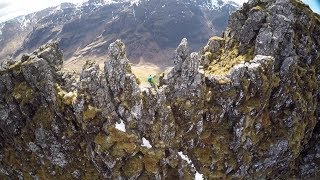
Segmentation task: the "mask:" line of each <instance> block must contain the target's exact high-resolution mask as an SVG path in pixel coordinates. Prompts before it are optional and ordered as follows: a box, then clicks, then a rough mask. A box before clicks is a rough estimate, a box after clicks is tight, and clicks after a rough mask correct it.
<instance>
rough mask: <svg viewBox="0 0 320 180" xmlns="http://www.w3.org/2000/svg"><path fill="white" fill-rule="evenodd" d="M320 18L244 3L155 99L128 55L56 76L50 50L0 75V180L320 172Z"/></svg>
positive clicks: (118, 51) (112, 53)
mask: <svg viewBox="0 0 320 180" xmlns="http://www.w3.org/2000/svg"><path fill="white" fill-rule="evenodd" d="M319 49H320V18H319V16H318V15H316V14H314V13H313V12H312V11H311V10H310V9H309V8H308V7H307V6H306V5H304V4H303V3H301V2H300V1H298V0H267V1H266V0H253V1H250V3H248V4H245V5H244V6H243V7H242V8H241V9H240V10H238V11H236V12H235V13H234V14H232V16H231V18H230V20H229V22H228V27H227V29H226V31H225V32H224V35H223V36H222V37H212V38H210V40H209V42H208V44H207V45H206V46H205V47H203V49H202V50H201V51H200V52H198V53H197V52H193V53H191V54H190V53H189V50H188V42H187V39H183V40H182V41H181V43H180V44H179V46H178V47H177V48H176V50H175V57H174V64H175V66H174V67H173V68H172V69H171V70H170V71H169V72H168V73H163V74H162V75H161V77H160V87H159V89H158V90H154V89H148V88H147V89H146V90H142V89H141V88H140V87H139V81H138V79H137V78H136V77H135V75H133V74H132V70H131V66H130V64H129V60H128V59H127V56H126V47H125V45H124V43H123V42H121V41H120V40H116V41H115V42H113V43H111V44H110V46H109V47H108V50H106V51H107V52H108V58H107V59H108V60H106V61H105V66H104V69H100V68H99V66H98V65H97V64H96V63H95V62H92V61H88V62H87V63H86V64H85V66H84V67H83V70H82V72H81V73H80V74H75V73H70V72H65V71H64V70H62V69H61V67H62V65H63V59H62V52H61V50H60V49H59V48H58V45H57V44H56V43H51V44H47V45H45V46H42V47H40V48H39V49H38V50H36V51H35V52H33V53H32V54H30V55H25V56H23V57H22V59H21V61H18V62H16V63H14V64H8V66H5V67H3V69H2V70H1V71H0V160H1V161H0V178H1V179H6V178H9V177H10V178H12V179H19V178H20V179H23V178H24V179H30V178H35V179H37V178H39V179H72V178H75V179H101V178H105V179H117V178H118V179H194V178H195V177H197V178H201V177H202V178H205V179H290V178H303V179H305V178H307V179H309V178H310V179H312V178H317V177H319V174H320V165H319V162H320V159H319V157H320V139H319V137H320V135H319V132H320V131H319V129H320V124H319V112H320V106H319V104H318V102H319V90H320V88H319V81H320V70H319V67H320V66H319V63H320V52H319V51H318V50H319Z"/></svg>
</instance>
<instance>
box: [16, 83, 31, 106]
mask: <svg viewBox="0 0 320 180" xmlns="http://www.w3.org/2000/svg"><path fill="white" fill-rule="evenodd" d="M11 95H12V96H13V97H14V98H15V99H16V100H17V101H19V102H20V103H22V104H26V103H29V102H30V101H31V100H32V99H33V98H34V96H35V93H34V91H33V89H32V88H31V87H30V86H29V85H28V84H27V83H26V82H22V83H19V84H16V85H15V87H14V89H13V92H12V93H11Z"/></svg>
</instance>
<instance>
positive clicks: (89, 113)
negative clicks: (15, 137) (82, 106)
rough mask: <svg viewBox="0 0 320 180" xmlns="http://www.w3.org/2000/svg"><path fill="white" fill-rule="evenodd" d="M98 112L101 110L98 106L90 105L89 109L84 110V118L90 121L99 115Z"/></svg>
mask: <svg viewBox="0 0 320 180" xmlns="http://www.w3.org/2000/svg"><path fill="white" fill-rule="evenodd" d="M97 112H99V109H98V108H96V107H93V106H91V105H89V106H88V107H87V109H86V110H85V111H83V120H84V121H89V120H91V119H94V118H95V117H96V115H97Z"/></svg>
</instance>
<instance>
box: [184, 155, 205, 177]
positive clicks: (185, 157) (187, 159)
mask: <svg viewBox="0 0 320 180" xmlns="http://www.w3.org/2000/svg"><path fill="white" fill-rule="evenodd" d="M178 154H179V156H180V157H181V159H183V160H185V161H187V162H188V164H190V166H191V167H193V168H194V165H193V163H192V161H191V160H190V159H189V157H188V156H187V155H184V154H183V152H181V151H180V152H178ZM195 179H196V180H203V174H200V173H199V172H198V171H196V175H195Z"/></svg>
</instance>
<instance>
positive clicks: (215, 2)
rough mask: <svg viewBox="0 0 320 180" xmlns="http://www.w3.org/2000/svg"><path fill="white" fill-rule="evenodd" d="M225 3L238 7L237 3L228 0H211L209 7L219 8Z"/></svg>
mask: <svg viewBox="0 0 320 180" xmlns="http://www.w3.org/2000/svg"><path fill="white" fill-rule="evenodd" d="M227 4H230V5H232V6H234V7H236V8H238V7H239V4H238V3H236V2H234V1H230V0H211V8H214V9H220V8H221V7H222V6H225V5H227Z"/></svg>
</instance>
